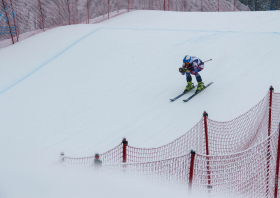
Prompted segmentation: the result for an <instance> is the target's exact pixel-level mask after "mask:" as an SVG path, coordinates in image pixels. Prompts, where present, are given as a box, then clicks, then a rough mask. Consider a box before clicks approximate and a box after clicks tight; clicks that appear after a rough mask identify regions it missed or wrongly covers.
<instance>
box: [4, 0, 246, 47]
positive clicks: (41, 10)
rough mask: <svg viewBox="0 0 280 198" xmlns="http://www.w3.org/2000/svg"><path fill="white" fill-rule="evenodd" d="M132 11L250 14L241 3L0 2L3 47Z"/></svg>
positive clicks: (144, 0)
mask: <svg viewBox="0 0 280 198" xmlns="http://www.w3.org/2000/svg"><path fill="white" fill-rule="evenodd" d="M131 10H166V11H181V12H189V11H199V12H200V11H201V12H209V11H211V12H215V11H217V12H219V11H249V7H248V6H245V5H244V4H242V3H241V2H240V1H239V0H28V1H26V0H0V48H2V47H6V46H9V45H11V44H14V43H15V42H18V41H20V40H23V39H25V38H28V37H30V36H32V35H35V34H38V33H40V32H43V31H45V30H48V29H51V28H54V27H58V26H63V25H72V24H92V23H97V22H100V21H102V20H105V19H108V18H110V17H114V16H117V15H119V14H122V13H125V12H129V11H131Z"/></svg>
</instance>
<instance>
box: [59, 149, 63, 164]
mask: <svg viewBox="0 0 280 198" xmlns="http://www.w3.org/2000/svg"><path fill="white" fill-rule="evenodd" d="M59 161H60V162H61V163H62V162H64V152H61V153H60V160H59Z"/></svg>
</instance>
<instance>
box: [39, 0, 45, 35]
mask: <svg viewBox="0 0 280 198" xmlns="http://www.w3.org/2000/svg"><path fill="white" fill-rule="evenodd" d="M38 4H39V10H40V13H41V20H40V21H41V26H42V27H43V31H45V27H44V18H43V11H42V5H41V1H40V0H38Z"/></svg>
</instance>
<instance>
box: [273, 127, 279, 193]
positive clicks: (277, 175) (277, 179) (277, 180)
mask: <svg viewBox="0 0 280 198" xmlns="http://www.w3.org/2000/svg"><path fill="white" fill-rule="evenodd" d="M278 130H279V134H278V150H277V160H276V173H275V189H274V198H277V194H278V183H279V160H280V123H279V127H278Z"/></svg>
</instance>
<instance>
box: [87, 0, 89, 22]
mask: <svg viewBox="0 0 280 198" xmlns="http://www.w3.org/2000/svg"><path fill="white" fill-rule="evenodd" d="M87 18H88V21H87V22H88V24H89V5H88V0H87Z"/></svg>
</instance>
